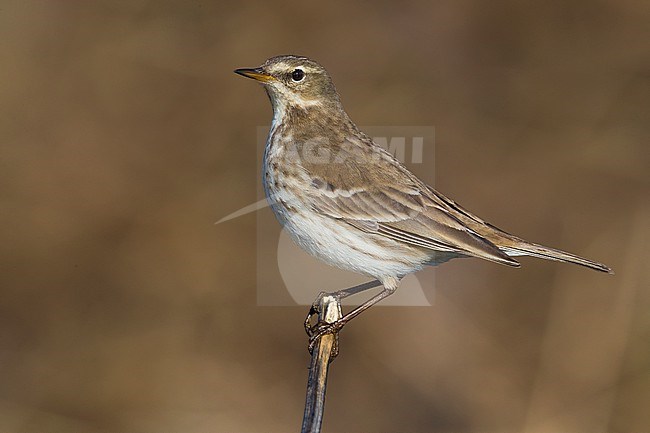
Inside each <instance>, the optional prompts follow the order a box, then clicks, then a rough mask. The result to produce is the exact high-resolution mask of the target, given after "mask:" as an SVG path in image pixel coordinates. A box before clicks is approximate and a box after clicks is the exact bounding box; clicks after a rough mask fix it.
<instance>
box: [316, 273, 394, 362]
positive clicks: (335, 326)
mask: <svg viewBox="0 0 650 433" xmlns="http://www.w3.org/2000/svg"><path fill="white" fill-rule="evenodd" d="M370 284H374V285H372V286H369V285H370ZM379 284H380V283H379V281H371V282H369V283H365V285H368V286H367V287H365V288H364V289H362V290H358V291H356V292H353V293H359V292H361V291H363V290H368V289H370V288H372V287H376V286H378V285H379ZM397 284H398V280H394V281H390V284H388V283H385V284H384V290H382V291H381V292H379V293H378V294H376V295H375V296H373V297H372V298H370V299H368V300H367V301H366V302H364V303H363V304H361V305H359V306H358V307H356V308H354V309H353V310H352V311H350V312H349V313H348V314H346V315H344V316H343V317H341V318H340V319H339V320H337V321H336V322H334V323H320V322H319V323H316V324H315V325H313V326H312V325H311V317H312V316H313V314H314V312H316V313H317V311H318V309H317V307H315V305H317V304H314V305H312V307H311V309H310V310H309V314H308V315H307V319H306V320H305V329H306V330H307V335H309V351H310V352H311V350H312V349H313V347H314V344H315V343H316V341H317V340H318V339H319V338H320V337H321V336H323V335H324V334H330V333H337V332H339V331H340V330H341V329H342V328H343V326H345V325H346V324H347V323H348V322H349V321H350V320H352V319H354V318H355V317H357V316H358V315H359V314H361V313H363V312H364V311H366V310H367V309H368V308H370V307H372V306H373V305H375V304H376V303H378V302H380V301H381V300H383V299H386V298H387V297H389V296H390V295H392V294H393V293H395V290H396V289H397ZM361 286H364V284H360V285H359V286H355V287H351V288H350V289H345V290H341V291H340V292H343V293H344V294H345V296H350V295H351V294H352V293H348V292H349V291H350V290H352V289H356V288H357V287H361ZM340 292H336V293H340ZM322 295H323V294H321V295H319V298H320V297H321V296H322ZM345 296H343V297H345Z"/></svg>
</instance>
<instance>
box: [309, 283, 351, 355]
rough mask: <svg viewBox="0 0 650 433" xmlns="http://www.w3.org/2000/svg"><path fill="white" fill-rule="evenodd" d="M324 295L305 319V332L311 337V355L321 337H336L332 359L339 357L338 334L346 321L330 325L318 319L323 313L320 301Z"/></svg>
mask: <svg viewBox="0 0 650 433" xmlns="http://www.w3.org/2000/svg"><path fill="white" fill-rule="evenodd" d="M324 295H326V293H321V294H320V295H319V296H318V298H317V299H316V301H314V303H313V304H312V306H311V308H310V309H309V313H308V314H307V317H306V318H305V324H304V325H305V332H306V333H307V335H308V336H309V353H312V352H313V351H314V347H316V343H317V342H318V341H319V340H320V339H321V337H323V336H324V335H327V334H332V335H334V345H333V347H332V358H334V357H336V355H338V342H339V336H338V333H339V331H340V330H341V329H342V328H343V326H344V325H345V321H344V320H342V319H340V320H337V321H335V322H332V323H329V322H324V321H322V320H320V319H319V318H318V317H319V315H320V313H321V311H320V301H321V298H322V297H323V296H324ZM314 317H316V321H314V320H313V318H314Z"/></svg>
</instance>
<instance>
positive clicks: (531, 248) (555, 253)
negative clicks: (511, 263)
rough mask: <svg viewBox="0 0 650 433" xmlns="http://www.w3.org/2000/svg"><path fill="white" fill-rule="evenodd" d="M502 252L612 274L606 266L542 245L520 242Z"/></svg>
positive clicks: (504, 248)
mask: <svg viewBox="0 0 650 433" xmlns="http://www.w3.org/2000/svg"><path fill="white" fill-rule="evenodd" d="M502 250H503V251H504V252H505V253H506V254H508V255H510V256H532V257H538V258H540V259H548V260H556V261H558V262H567V263H575V264H576V265H580V266H585V267H587V268H590V269H595V270H597V271H600V272H607V273H608V274H613V273H614V271H612V270H611V269H610V268H609V267H608V266H606V265H604V264H602V263H598V262H595V261H593V260H589V259H585V258H584V257H580V256H576V255H575V254H571V253H567V252H565V251H561V250H556V249H555V248H550V247H545V246H543V245H538V244H533V243H529V242H526V241H523V242H520V243H518V244H516V245H513V246H508V247H503V248H502Z"/></svg>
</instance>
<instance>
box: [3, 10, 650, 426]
mask: <svg viewBox="0 0 650 433" xmlns="http://www.w3.org/2000/svg"><path fill="white" fill-rule="evenodd" d="M648 22H650V8H649V7H648V3H647V2H644V1H637V0H623V1H600V2H587V1H570V2H565V1H551V2H517V1H492V2H483V1H455V0H454V1H439V2H428V1H421V2H408V3H407V2H368V3H358V4H356V5H349V4H347V3H345V2H336V1H334V2H327V3H324V2H317V3H315V4H313V5H311V4H310V3H309V2H297V1H292V2H278V1H273V2H270V1H269V2H240V3H238V4H235V3H232V2H227V3H226V2H224V3H219V2H209V1H202V2H197V1H180V0H179V1H157V2H153V1H138V0H130V1H112V2H109V1H104V2H81V1H50V2H31V1H3V2H2V3H1V4H0V41H1V42H0V46H1V48H0V61H1V67H0V109H1V110H2V115H1V116H0V134H1V135H0V136H1V137H2V139H1V144H0V223H1V226H2V228H3V230H2V239H1V242H0V431H1V432H3V433H13V432H21V433H32V432H34V433H50V432H66V433H67V432H93V433H94V432H107V433H124V432H127V433H149V432H154V431H158V432H166V433H176V432H178V433H180V432H183V433H195V432H196V433H204V432H287V431H298V429H299V425H300V420H301V416H302V405H303V399H304V387H305V381H306V376H307V370H306V367H307V362H308V354H307V350H306V337H305V335H304V332H303V330H302V324H301V322H302V320H303V317H304V314H305V313H306V308H304V307H284V308H280V307H274V308H269V307H267V308H263V307H257V306H256V278H255V269H256V264H255V257H256V248H257V247H256V239H255V226H256V215H255V214H249V215H247V216H244V217H241V218H239V219H236V220H232V221H230V222H228V223H225V224H220V225H217V226H215V225H214V224H213V223H214V222H215V221H217V220H218V219H220V218H221V217H223V216H225V215H227V214H228V213H230V212H233V211H235V210H237V209H239V208H240V207H242V206H245V205H248V204H250V203H251V202H253V201H255V200H256V199H257V195H256V186H257V183H258V182H259V167H258V165H257V161H258V155H256V153H257V151H256V144H255V141H256V127H257V126H258V125H265V124H268V123H269V122H270V117H271V109H270V104H269V103H268V101H267V98H266V96H265V95H264V94H263V91H262V89H260V88H259V86H257V85H255V84H254V83H252V82H249V81H246V80H244V79H243V78H241V77H237V76H235V75H234V74H233V73H232V70H233V69H234V68H236V67H247V66H256V65H258V64H260V63H261V62H262V61H263V60H264V59H266V58H267V57H270V56H272V55H277V54H284V53H297V54H304V55H308V56H311V57H313V58H315V59H317V60H319V61H320V62H321V63H323V64H324V65H325V66H326V67H327V68H328V70H329V71H330V73H331V75H332V76H333V78H334V80H335V82H336V84H337V86H338V89H339V91H340V92H341V94H342V98H343V101H344V103H345V105H346V108H347V111H348V112H349V113H350V115H351V116H352V118H353V119H354V120H355V121H356V122H357V123H358V124H360V125H435V127H436V140H437V141H436V158H437V160H436V161H437V162H436V179H435V184H436V186H437V187H438V188H439V189H440V190H441V191H443V192H444V193H445V194H447V195H449V196H450V197H452V198H455V199H456V200H458V201H459V202H460V203H461V204H463V205H464V206H466V207H468V208H469V209H470V210H472V211H474V212H476V213H477V214H479V215H481V216H483V217H485V218H486V219H487V220H488V221H491V222H493V223H495V224H497V225H498V226H500V227H503V228H504V229H506V230H508V231H511V232H513V233H516V234H519V235H521V236H523V237H526V238H528V239H531V240H534V241H538V242H543V243H545V244H547V245H551V246H556V247H561V248H563V249H566V250H568V251H572V252H575V253H578V254H581V255H584V256H587V257H589V258H592V259H596V260H600V261H602V262H604V263H607V264H608V265H610V266H612V267H613V268H614V269H615V271H616V275H615V276H607V275H604V274H599V273H596V272H591V271H588V270H586V269H583V268H580V267H577V266H570V265H564V264H558V263H552V262H544V261H540V260H535V259H522V262H523V267H522V269H519V270H513V269H509V268H506V267H503V266H498V265H493V264H490V263H482V262H480V261H477V260H459V261H457V262H452V263H449V264H446V265H444V266H442V267H440V268H439V269H438V270H437V271H436V288H435V303H434V306H433V307H429V308H376V309H374V310H373V311H371V312H369V313H367V315H365V317H363V318H360V319H359V320H358V322H354V323H353V324H351V325H350V326H349V328H346V329H345V331H344V332H343V333H342V336H341V346H342V347H341V356H340V357H339V358H338V359H337V360H336V362H335V363H334V364H333V367H332V375H331V379H330V383H329V394H328V401H327V407H326V414H325V425H324V431H326V432H397V431H399V432H525V433H538V432H539V433H542V432H549V433H556V432H588V433H596V432H647V431H650V412H649V411H648V407H650V344H649V343H650V313H649V312H650V291H649V290H648V288H649V286H650V284H649V275H648V274H649V273H648V268H647V261H648V259H649V255H648V244H649V243H650V225H649V219H650V203H649V202H648V196H649V192H650V191H649V189H650V188H649V180H650V175H649V174H648V170H649V168H650V160H649V159H650V157H649V155H650V152H648V132H649V131H650V107H649V105H650V103H649V101H650V44H649V43H648V41H649V40H650V30H649V29H650V27H649V26H648ZM415 170H417V167H416V168H415ZM418 174H420V175H421V176H422V177H423V178H424V179H426V180H427V181H429V182H434V179H432V178H430V177H427V173H418ZM269 230H277V224H276V223H272V224H270V225H269ZM271 253H273V252H272V251H271V252H270V254H271Z"/></svg>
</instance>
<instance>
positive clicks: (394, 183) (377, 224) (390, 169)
mask: <svg viewBox="0 0 650 433" xmlns="http://www.w3.org/2000/svg"><path fill="white" fill-rule="evenodd" d="M302 165H303V167H304V169H305V171H306V172H307V173H308V175H309V176H311V179H312V181H311V187H310V188H309V189H308V190H307V191H306V194H307V201H308V202H309V203H310V204H311V206H312V207H313V208H314V209H315V210H317V211H319V212H321V213H324V214H326V215H328V216H330V217H332V218H336V219H341V220H344V221H346V222H348V223H349V224H351V225H352V226H354V227H356V228H358V229H360V230H363V231H366V232H369V233H375V234H379V235H382V236H385V237H387V238H391V239H393V240H396V241H399V242H404V243H407V244H410V245H415V246H418V247H421V248H426V249H430V250H435V251H450V252H455V253H458V254H462V255H468V256H475V257H480V258H483V259H487V260H491V261H494V262H498V263H503V264H508V265H511V266H519V263H518V262H516V261H515V260H513V259H511V258H510V257H508V256H507V255H506V254H505V253H503V252H502V251H501V250H500V249H499V248H498V247H497V246H495V245H494V244H493V243H492V242H490V241H489V240H487V239H485V238H484V237H482V236H480V235H479V234H478V233H477V232H476V231H474V230H471V229H469V228H468V227H467V226H466V225H465V224H463V223H462V221H461V220H460V219H459V218H457V217H456V216H454V215H453V213H452V212H450V211H449V210H448V209H447V208H446V206H445V205H444V203H441V202H440V200H439V199H438V197H436V195H435V194H434V192H433V190H432V189H430V188H429V187H428V186H427V185H426V184H424V183H423V182H422V181H420V180H419V179H418V178H417V177H416V176H415V175H413V174H412V173H411V172H410V171H408V170H407V169H406V168H405V167H404V166H403V165H401V164H400V163H399V161H397V160H396V159H395V158H394V157H393V156H392V155H390V154H389V153H388V152H386V151H384V150H383V149H381V148H380V147H379V146H376V145H375V144H374V143H372V141H370V139H369V138H368V137H366V136H364V135H361V134H360V135H359V136H357V137H355V138H353V139H347V140H346V143H344V144H343V145H341V146H340V147H337V148H336V152H335V159H334V161H333V163H332V162H330V163H328V164H316V163H309V162H308V161H303V162H302Z"/></svg>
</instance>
